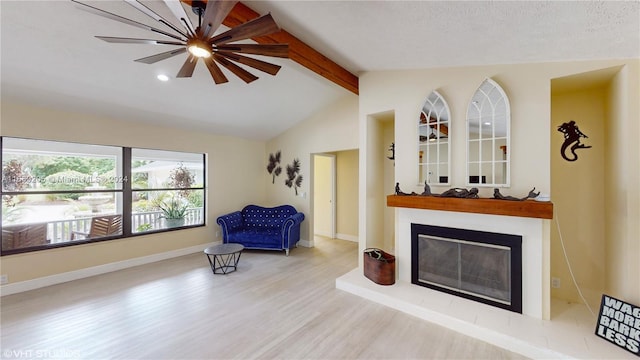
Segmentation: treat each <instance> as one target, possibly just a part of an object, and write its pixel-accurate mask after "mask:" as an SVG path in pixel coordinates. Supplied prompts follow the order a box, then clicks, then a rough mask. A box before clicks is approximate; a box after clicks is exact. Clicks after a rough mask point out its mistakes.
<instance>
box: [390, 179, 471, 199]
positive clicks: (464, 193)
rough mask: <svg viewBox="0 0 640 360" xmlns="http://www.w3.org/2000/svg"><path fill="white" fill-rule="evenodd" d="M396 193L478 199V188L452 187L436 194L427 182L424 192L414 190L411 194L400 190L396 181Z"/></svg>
mask: <svg viewBox="0 0 640 360" xmlns="http://www.w3.org/2000/svg"><path fill="white" fill-rule="evenodd" d="M396 195H404V196H412V195H413V196H416V195H417V196H434V197H452V198H464V199H478V198H479V196H478V188H471V189H469V190H467V189H462V188H451V189H449V190H447V191H445V192H443V193H442V194H434V193H432V192H431V187H430V186H429V184H427V182H426V181H425V182H424V191H423V192H422V194H416V193H415V192H412V193H411V194H408V193H405V192H402V190H400V183H396Z"/></svg>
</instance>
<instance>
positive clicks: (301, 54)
mask: <svg viewBox="0 0 640 360" xmlns="http://www.w3.org/2000/svg"><path fill="white" fill-rule="evenodd" d="M182 1H183V2H184V3H187V4H189V5H190V3H191V1H188V0H182ZM259 16H260V14H258V13H257V12H255V11H254V10H253V9H251V8H249V7H248V6H246V5H245V4H243V3H241V2H238V3H237V4H236V5H235V6H234V7H233V9H232V10H231V12H230V13H229V15H227V18H226V19H224V21H223V22H222V24H224V25H225V26H227V27H230V28H233V27H236V26H238V25H240V24H244V23H246V22H247V21H249V20H253V19H255V18H257V17H259ZM252 40H253V41H255V42H257V43H258V44H288V45H289V59H291V60H293V61H295V62H297V63H298V64H300V65H302V66H304V67H306V68H307V69H309V70H311V71H313V72H315V73H316V74H318V75H320V76H322V77H324V78H325V79H327V80H329V81H331V82H333V83H335V84H337V85H339V86H341V87H343V88H345V89H347V90H349V91H351V92H352V93H354V94H356V95H358V93H359V90H358V77H357V76H355V75H353V74H352V73H350V72H349V71H347V70H346V69H345V68H343V67H342V66H340V65H338V64H337V63H335V62H334V61H333V60H331V59H329V58H328V57H326V56H324V55H322V54H321V53H320V52H318V51H317V50H315V49H314V48H312V47H311V46H309V45H307V44H305V43H304V42H303V41H302V40H300V39H298V38H297V37H295V36H293V35H292V34H290V33H289V32H287V31H286V30H284V29H282V28H281V29H280V31H279V32H277V33H274V34H271V35H267V36H260V37H255V38H252Z"/></svg>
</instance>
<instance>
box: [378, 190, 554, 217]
mask: <svg viewBox="0 0 640 360" xmlns="http://www.w3.org/2000/svg"><path fill="white" fill-rule="evenodd" d="M387 206H390V207H404V208H413V209H425V210H441V211H456V212H467V213H476V214H489V215H506V216H519V217H530V218H538V219H552V218H553V203H552V202H550V201H535V200H524V201H510V200H498V199H460V198H450V197H434V196H416V195H388V196H387Z"/></svg>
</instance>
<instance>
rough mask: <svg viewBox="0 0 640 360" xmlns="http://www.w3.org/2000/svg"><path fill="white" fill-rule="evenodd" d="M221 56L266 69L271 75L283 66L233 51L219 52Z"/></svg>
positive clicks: (259, 68) (255, 67)
mask: <svg viewBox="0 0 640 360" xmlns="http://www.w3.org/2000/svg"><path fill="white" fill-rule="evenodd" d="M219 54H220V55H221V56H224V57H225V58H227V59H229V60H231V61H235V62H238V63H240V64H245V65H247V66H251V67H252V68H254V69H258V70H260V71H264V72H266V73H267V74H271V75H275V74H277V73H278V71H280V68H281V67H282V66H279V65H274V64H270V63H268V62H264V61H262V60H258V59H253V58H250V57H246V56H242V55H240V54H233V53H229V54H225V53H219Z"/></svg>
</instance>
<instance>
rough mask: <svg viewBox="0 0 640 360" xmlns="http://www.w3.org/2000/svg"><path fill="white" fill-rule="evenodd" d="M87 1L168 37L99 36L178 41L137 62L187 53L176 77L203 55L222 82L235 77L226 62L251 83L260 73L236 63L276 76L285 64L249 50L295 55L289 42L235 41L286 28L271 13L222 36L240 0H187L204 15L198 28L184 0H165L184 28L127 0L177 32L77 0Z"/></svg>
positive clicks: (86, 7) (111, 15) (109, 14)
mask: <svg viewBox="0 0 640 360" xmlns="http://www.w3.org/2000/svg"><path fill="white" fill-rule="evenodd" d="M71 1H72V2H74V3H76V4H78V5H82V9H84V10H87V11H90V12H92V13H95V14H97V15H101V16H104V17H106V18H109V19H112V20H116V21H120V22H122V23H125V24H128V25H132V26H136V27H139V28H142V29H146V30H149V31H152V32H154V33H156V34H159V35H162V36H164V37H166V38H167V39H165V40H154V39H136V38H124V37H109V36H96V37H97V38H98V39H100V40H104V41H106V42H110V43H124V44H153V45H176V46H179V48H177V49H173V50H169V51H166V52H162V53H159V54H155V55H151V56H147V57H144V58H140V59H136V60H135V61H137V62H141V63H145V64H153V63H155V62H158V61H161V60H165V59H168V58H170V57H173V56H176V55H178V54H182V53H187V55H188V56H187V60H186V61H185V62H184V64H183V65H182V68H180V71H178V74H177V75H176V77H179V78H184V77H191V76H192V75H193V71H194V69H195V67H196V63H197V62H198V59H202V60H203V61H204V63H205V65H206V66H207V69H208V70H209V73H210V74H211V77H212V78H213V81H214V82H215V83H216V84H222V83H226V82H228V81H229V80H228V79H227V77H226V76H225V74H224V73H223V72H222V70H221V69H220V67H219V66H218V64H220V65H222V66H224V67H225V68H227V69H228V70H229V71H231V72H232V73H233V74H235V75H236V76H238V77H239V78H240V79H242V80H244V81H245V82H246V83H250V82H252V81H254V80H257V79H258V77H257V76H255V75H253V74H252V73H250V72H248V71H247V70H245V69H244V68H242V67H240V66H239V65H237V64H236V63H239V64H243V65H246V66H249V67H252V68H254V69H257V70H260V71H263V72H266V73H267V74H271V75H275V74H277V73H278V71H279V70H280V66H278V65H274V64H271V63H268V62H265V61H262V60H258V59H254V58H251V57H247V56H244V55H241V53H243V54H254V55H264V56H273V57H282V58H286V57H288V54H289V47H288V45H287V44H232V43H234V42H236V41H241V40H246V39H250V38H252V37H258V36H265V35H269V34H273V33H275V32H278V31H280V29H279V28H278V25H277V24H276V22H275V21H274V20H273V17H271V14H267V15H264V16H261V17H259V18H257V19H254V20H251V21H248V22H246V23H244V24H242V25H239V26H236V27H234V28H231V29H229V30H227V31H225V32H222V33H220V34H218V35H214V33H215V31H216V30H217V29H218V27H220V25H222V21H223V20H224V19H225V18H226V17H227V15H228V14H229V12H231V9H233V7H234V6H235V4H236V3H237V1H226V0H209V1H186V0H185V2H186V3H188V4H189V5H191V8H192V10H193V12H194V13H195V14H197V15H198V24H197V27H194V25H193V23H192V22H191V20H190V18H189V16H187V13H186V11H185V9H184V7H183V6H182V3H181V1H179V0H164V3H165V4H166V5H167V7H168V8H169V10H171V13H173V15H174V16H175V17H176V18H177V19H178V21H179V22H180V24H181V25H182V27H178V26H176V25H174V24H173V23H171V22H170V21H168V20H167V19H165V18H164V17H162V16H160V15H158V13H156V12H155V11H153V10H151V9H150V8H149V7H147V6H146V5H144V4H143V3H141V2H140V1H138V0H124V1H125V2H126V3H127V4H129V5H131V6H132V7H134V8H135V9H137V10H139V11H140V12H142V13H144V14H145V15H147V16H148V17H150V18H152V19H153V20H155V21H158V22H160V23H161V24H163V25H164V26H166V27H168V28H169V29H170V30H171V31H165V30H162V29H158V28H155V27H153V26H149V25H147V24H143V23H141V22H138V21H135V20H131V19H128V18H125V17H123V16H120V15H117V14H114V13H112V12H109V11H106V10H102V9H99V8H97V7H94V6H91V5H88V4H85V3H82V2H79V1H76V0H71Z"/></svg>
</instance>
